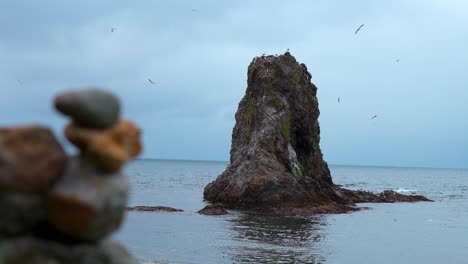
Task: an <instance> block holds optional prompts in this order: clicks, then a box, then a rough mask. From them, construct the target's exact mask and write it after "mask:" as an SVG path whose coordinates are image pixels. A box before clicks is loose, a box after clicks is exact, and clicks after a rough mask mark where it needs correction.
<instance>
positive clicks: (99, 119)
mask: <svg viewBox="0 0 468 264" xmlns="http://www.w3.org/2000/svg"><path fill="white" fill-rule="evenodd" d="M54 105H55V108H56V109H57V110H58V111H60V112H61V113H63V114H64V115H67V116H69V117H71V118H72V119H73V121H74V122H75V123H76V124H78V125H80V126H83V127H88V128H97V129H105V128H109V127H111V126H113V125H115V124H116V123H117V121H118V120H119V114H120V103H119V99H118V98H117V97H115V96H114V95H113V94H112V93H110V92H107V91H104V90H100V89H93V88H90V89H82V90H76V91H68V92H64V93H62V94H59V95H57V96H56V97H55V100H54Z"/></svg>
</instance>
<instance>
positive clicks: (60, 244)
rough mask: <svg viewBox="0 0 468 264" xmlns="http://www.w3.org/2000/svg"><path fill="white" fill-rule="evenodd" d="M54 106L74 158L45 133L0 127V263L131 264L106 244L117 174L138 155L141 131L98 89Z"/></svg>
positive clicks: (119, 189) (122, 183) (120, 185)
mask: <svg viewBox="0 0 468 264" xmlns="http://www.w3.org/2000/svg"><path fill="white" fill-rule="evenodd" d="M54 104H55V106H56V108H57V109H58V110H59V111H60V112H62V113H64V114H66V115H67V116H69V117H70V118H71V121H72V123H71V124H69V125H68V126H67V128H66V132H65V134H66V137H67V138H68V139H69V140H70V141H71V143H72V144H74V145H75V146H77V147H78V148H79V149H80V154H79V155H78V156H77V157H67V156H66V154H65V152H64V151H63V148H62V146H61V145H60V144H59V143H58V141H57V140H56V138H55V136H54V135H53V134H52V132H51V131H50V130H49V129H47V128H44V127H40V126H29V127H17V128H0V208H2V213H1V214H0V263H1V264H10V263H11V264H19V263H21V264H22V263H34V264H36V263H38V264H39V263H54V264H61V263H67V264H68V263H72V264H73V263H90V264H91V263H96V264H101V263H102V264H107V263H118V264H130V263H137V262H136V261H135V259H134V258H133V257H132V256H130V255H129V254H128V252H127V251H126V250H125V249H124V248H123V247H122V246H120V245H118V244H116V243H115V242H112V241H110V240H107V237H109V236H110V235H111V234H112V233H113V232H114V231H116V230H117V229H118V228H119V227H120V226H121V224H122V221H123V219H124V215H125V211H126V208H127V202H128V193H129V185H128V179H127V177H126V176H125V175H123V174H122V173H121V172H120V169H121V167H122V166H123V165H124V164H125V162H127V161H128V160H130V159H131V158H134V157H136V156H137V155H138V154H139V153H140V152H141V149H142V145H141V142H140V129H139V128H138V127H137V126H136V125H135V124H133V123H132V122H131V121H127V120H121V119H120V117H119V111H120V105H119V102H118V99H117V98H116V97H115V96H114V95H112V94H111V93H109V92H106V91H103V90H98V89H85V90H76V91H72V92H65V93H63V94H61V95H59V96H58V97H57V98H56V99H55V101H54Z"/></svg>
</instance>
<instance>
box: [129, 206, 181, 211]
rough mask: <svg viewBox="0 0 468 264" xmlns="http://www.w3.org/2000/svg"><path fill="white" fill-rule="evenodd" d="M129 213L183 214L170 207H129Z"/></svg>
mask: <svg viewBox="0 0 468 264" xmlns="http://www.w3.org/2000/svg"><path fill="white" fill-rule="evenodd" d="M127 210H128V211H139V212H183V211H184V210H182V209H177V208H172V207H168V206H146V205H139V206H131V207H127Z"/></svg>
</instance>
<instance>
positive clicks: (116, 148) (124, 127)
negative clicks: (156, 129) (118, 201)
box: [65, 120, 142, 172]
mask: <svg viewBox="0 0 468 264" xmlns="http://www.w3.org/2000/svg"><path fill="white" fill-rule="evenodd" d="M65 136H66V138H67V139H68V140H69V141H70V142H71V143H72V144H73V145H75V146H76V147H78V148H79V149H80V151H81V152H80V154H81V155H82V156H84V157H87V158H88V159H89V160H90V161H92V162H93V163H94V164H95V165H96V166H97V167H98V168H100V169H102V170H103V171H106V172H116V171H118V170H119V169H120V167H121V166H122V165H123V164H125V162H127V161H128V160H130V159H132V158H134V157H136V156H137V155H138V154H140V152H141V150H142V144H141V141H140V129H139V128H138V127H137V126H136V125H135V124H134V123H133V122H131V121H128V120H119V122H118V123H117V124H116V125H115V126H113V127H112V128H110V129H106V130H97V129H90V128H84V127H80V126H77V125H75V124H70V125H68V126H67V127H66V128H65Z"/></svg>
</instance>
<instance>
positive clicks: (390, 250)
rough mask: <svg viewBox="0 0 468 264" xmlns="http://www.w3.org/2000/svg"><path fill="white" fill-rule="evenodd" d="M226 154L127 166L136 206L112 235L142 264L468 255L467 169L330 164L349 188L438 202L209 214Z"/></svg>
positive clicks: (458, 259) (445, 259)
mask: <svg viewBox="0 0 468 264" xmlns="http://www.w3.org/2000/svg"><path fill="white" fill-rule="evenodd" d="M226 165H227V164H226V163H224V162H202V161H170V160H137V161H134V162H132V163H131V164H129V165H128V166H127V168H126V172H127V174H128V175H129V177H130V181H131V188H132V189H131V190H132V193H131V199H130V204H131V205H164V206H171V207H175V208H179V209H183V210H184V212H180V213H154V212H129V214H128V215H127V219H126V222H125V224H124V226H123V228H122V229H121V230H120V231H119V232H118V233H117V234H116V235H115V238H116V239H117V240H119V241H121V242H122V243H123V244H125V245H126V246H127V247H128V249H129V250H130V251H131V252H132V254H134V255H135V256H136V257H137V258H138V259H139V260H140V261H141V262H142V263H392V264H394V263H424V264H431V263H434V264H435V263H437V264H439V263H460V264H461V263H463V264H465V263H468V170H466V169H422V168H391V167H361V166H333V165H332V166H330V170H331V172H332V177H333V180H334V182H335V184H340V185H343V186H344V187H347V188H350V189H366V190H371V191H382V190H384V189H393V190H396V191H399V192H401V193H407V194H411V193H418V194H422V195H425V196H427V197H429V198H431V199H433V200H434V201H435V202H433V203H430V202H423V203H395V204H361V206H366V207H369V209H368V210H363V211H359V212H354V213H349V214H339V215H313V216H308V217H272V216H263V215H258V214H253V213H242V212H232V213H231V214H228V215H223V216H203V215H198V214H197V213H196V211H198V210H199V209H201V208H203V207H204V206H205V203H204V202H203V188H204V186H205V185H206V184H207V183H209V182H210V181H212V180H214V179H215V178H216V177H217V176H218V175H219V174H220V173H221V172H222V171H223V170H224V169H225V168H226Z"/></svg>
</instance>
